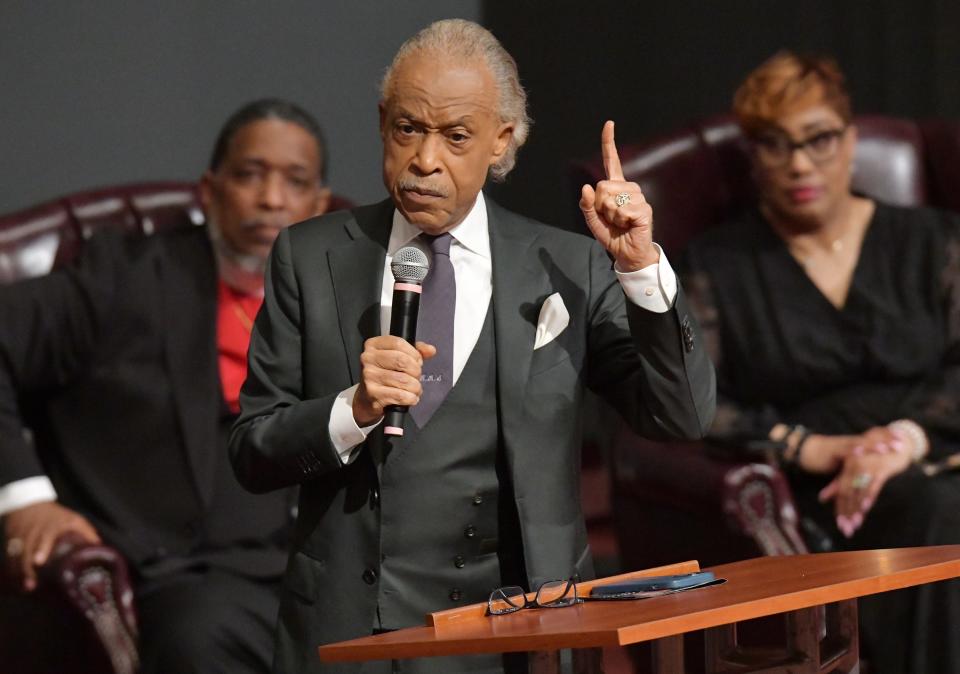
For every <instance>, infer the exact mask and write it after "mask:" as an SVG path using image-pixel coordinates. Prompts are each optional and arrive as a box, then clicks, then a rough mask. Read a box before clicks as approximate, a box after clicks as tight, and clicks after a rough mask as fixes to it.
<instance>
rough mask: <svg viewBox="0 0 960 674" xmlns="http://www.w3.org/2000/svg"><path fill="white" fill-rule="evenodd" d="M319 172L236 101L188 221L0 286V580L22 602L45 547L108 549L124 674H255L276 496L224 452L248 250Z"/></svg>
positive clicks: (263, 647) (268, 619)
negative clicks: (136, 634) (11, 581)
mask: <svg viewBox="0 0 960 674" xmlns="http://www.w3.org/2000/svg"><path fill="white" fill-rule="evenodd" d="M323 165H324V150H323V142H322V139H321V136H320V130H319V127H318V126H317V123H316V122H315V121H314V119H313V118H312V117H311V116H310V115H309V114H308V113H306V112H304V111H303V110H302V109H300V108H299V107H297V106H295V105H293V104H291V103H288V102H286V101H281V100H272V99H271V100H262V101H257V102H254V103H251V104H249V105H247V106H245V107H244V108H242V109H240V110H239V111H237V112H236V113H235V114H234V115H233V116H232V117H231V118H230V120H229V121H228V122H227V124H226V125H225V126H224V128H223V130H222V131H221V134H220V136H219V138H218V140H217V143H216V146H215V148H214V152H213V156H212V159H211V162H210V167H209V170H208V171H207V172H206V173H205V174H204V176H203V178H202V181H201V186H200V193H201V200H202V202H203V205H204V207H205V211H206V215H207V220H208V226H207V227H192V228H188V229H181V230H177V231H172V232H169V233H161V234H156V235H154V236H151V237H145V238H144V237H136V238H130V237H123V236H122V235H120V234H119V233H114V232H111V233H105V234H103V235H98V236H95V237H94V238H93V239H92V240H91V241H89V242H88V243H87V245H86V247H85V250H84V252H83V253H82V255H81V257H80V259H79V260H78V262H77V263H76V264H75V265H73V266H71V267H70V268H68V269H65V270H61V271H55V272H53V273H52V274H50V275H48V276H46V277H42V278H38V279H33V280H29V281H25V282H22V283H19V284H16V285H12V286H7V287H4V288H2V289H0V316H3V319H2V320H0V485H3V486H2V487H0V514H3V534H4V540H5V552H6V558H7V562H8V567H9V569H10V571H11V572H12V573H13V574H15V575H17V576H19V577H20V579H21V582H22V584H23V587H24V589H25V590H28V591H29V590H32V589H33V588H34V587H35V585H36V569H37V568H38V567H40V566H42V565H43V564H44V563H45V562H46V560H47V558H48V557H49V555H50V551H51V548H52V546H53V544H54V542H55V541H56V540H57V539H58V538H59V537H60V536H62V535H64V534H67V533H73V534H76V535H79V536H80V537H81V538H83V539H85V540H87V541H98V540H101V539H102V540H104V541H106V542H107V543H109V544H110V545H113V546H115V547H117V548H119V550H120V551H121V552H122V553H123V554H124V555H125V556H126V558H127V559H128V560H129V562H130V563H131V566H132V569H133V572H134V584H135V592H136V608H137V612H138V614H139V618H140V655H141V660H142V671H144V672H163V673H164V674H172V673H176V672H231V673H236V672H263V671H265V670H267V669H268V668H269V662H270V659H271V654H272V650H273V644H272V633H273V627H274V623H275V620H276V609H277V601H278V591H279V579H280V575H281V574H282V571H283V565H284V560H285V559H286V554H287V546H288V544H289V534H290V532H291V531H292V526H291V525H292V517H291V507H292V505H293V499H294V498H295V494H294V493H293V492H292V491H291V490H281V491H277V492H274V493H272V494H269V495H266V496H261V497H254V496H252V495H251V494H249V493H248V492H245V491H244V490H243V489H241V488H240V486H239V485H238V484H237V482H236V479H235V477H234V476H233V473H232V471H231V469H230V466H229V463H228V459H227V452H226V441H227V434H228V431H229V428H230V425H231V424H232V422H233V420H234V418H235V415H236V413H237V411H238V409H239V406H238V403H237V401H238V396H239V389H240V384H241V383H242V381H243V379H244V377H245V375H246V347H247V344H248V339H249V330H250V327H251V326H252V320H253V316H255V314H256V311H257V309H258V308H259V304H260V301H261V298H262V288H263V268H264V264H265V261H266V256H267V254H268V251H269V249H270V246H271V245H272V243H273V240H274V239H275V238H276V236H277V234H278V232H279V231H280V230H281V229H283V228H284V227H286V226H287V225H289V224H290V223H292V222H295V221H298V220H303V219H305V218H308V217H311V216H314V215H317V214H319V213H322V212H323V211H324V210H325V208H326V205H327V201H328V197H329V194H328V191H327V189H326V188H325V187H324V186H323V184H322V173H323ZM20 401H26V402H27V403H28V407H27V408H29V409H33V410H36V411H37V418H33V417H31V418H30V421H31V422H36V423H31V425H32V426H33V428H34V430H35V434H36V438H37V441H36V447H34V446H33V445H31V444H30V443H28V442H26V441H25V440H24V439H23V428H24V420H23V419H22V418H21V414H20V412H19V411H18V410H19V408H18V404H19V402H20ZM27 408H25V409H27Z"/></svg>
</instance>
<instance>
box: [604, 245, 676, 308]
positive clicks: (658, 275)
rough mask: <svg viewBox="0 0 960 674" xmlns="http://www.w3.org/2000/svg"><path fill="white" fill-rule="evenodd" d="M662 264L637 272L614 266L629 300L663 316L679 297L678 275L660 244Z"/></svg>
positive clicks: (658, 248) (658, 247)
mask: <svg viewBox="0 0 960 674" xmlns="http://www.w3.org/2000/svg"><path fill="white" fill-rule="evenodd" d="M653 245H654V246H656V247H657V250H658V251H660V262H658V263H657V264H652V265H650V266H649V267H644V268H643V269H638V270H637V271H631V272H621V271H619V270H618V269H617V268H616V265H614V268H613V270H614V271H615V272H617V280H618V281H620V285H621V287H623V292H624V294H625V295H626V296H627V299H628V300H630V301H631V302H633V303H634V304H636V305H637V306H638V307H640V308H642V309H646V310H647V311H653V312H655V313H658V314H662V313H664V312H666V311H669V310H670V307H672V306H673V300H675V299H676V297H677V275H676V273H674V271H673V267H671V266H670V260H668V259H667V254H666V253H664V252H663V249H662V248H661V247H660V246H659V244H656V243H655V244H653Z"/></svg>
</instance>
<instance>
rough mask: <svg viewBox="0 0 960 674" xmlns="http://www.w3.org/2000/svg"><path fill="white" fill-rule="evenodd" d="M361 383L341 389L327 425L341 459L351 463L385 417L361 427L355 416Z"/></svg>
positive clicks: (331, 439)
mask: <svg viewBox="0 0 960 674" xmlns="http://www.w3.org/2000/svg"><path fill="white" fill-rule="evenodd" d="M358 386H360V385H359V384H354V385H353V386H351V387H350V388H348V389H346V390H345V391H341V392H340V394H339V395H337V397H336V399H335V400H334V401H333V407H332V408H331V409H330V423H329V425H328V426H327V428H328V430H329V432H330V441H331V442H332V443H333V448H334V449H335V450H336V451H337V455H338V456H339V457H340V461H342V462H343V463H345V464H347V463H351V462H352V461H353V460H354V459H356V458H357V454H359V451H355V450H357V449H358V448H359V447H360V445H362V444H363V442H364V441H365V440H366V439H367V436H368V435H370V431H372V430H373V429H374V428H376V427H377V426H379V425H380V422H381V421H383V418H380V419H379V420H378V421H377V422H376V423H375V424H372V425H370V426H364V427H363V428H360V427H359V426H357V422H356V420H355V419H354V418H353V396H355V395H356V393H357V387H358Z"/></svg>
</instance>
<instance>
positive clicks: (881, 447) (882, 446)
mask: <svg viewBox="0 0 960 674" xmlns="http://www.w3.org/2000/svg"><path fill="white" fill-rule="evenodd" d="M874 451H876V452H877V454H886V453H887V452H889V451H890V447H889V445H887V443H885V442H878V443H877V445H876V447H874Z"/></svg>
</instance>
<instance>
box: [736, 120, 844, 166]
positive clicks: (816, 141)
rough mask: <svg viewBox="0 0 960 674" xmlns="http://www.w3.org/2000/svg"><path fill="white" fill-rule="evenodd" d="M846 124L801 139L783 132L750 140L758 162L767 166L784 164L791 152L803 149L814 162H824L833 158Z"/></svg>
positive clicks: (791, 154) (787, 161)
mask: <svg viewBox="0 0 960 674" xmlns="http://www.w3.org/2000/svg"><path fill="white" fill-rule="evenodd" d="M847 128H848V127H847V126H843V127H841V128H839V129H827V130H825V131H819V132H817V133H815V134H813V135H812V136H808V137H807V138H804V139H803V140H797V141H795V140H793V139H791V138H790V137H788V136H787V135H785V134H781V133H768V134H763V135H760V136H758V137H756V138H753V139H752V140H751V144H752V145H753V148H754V151H755V153H756V156H757V158H758V159H759V160H760V162H761V163H762V164H763V165H764V166H767V167H769V168H780V167H781V166H785V165H786V164H788V163H789V162H790V160H791V159H792V158H793V153H794V152H796V151H797V150H803V152H804V154H806V155H807V156H808V157H809V158H810V161H812V162H813V163H814V164H818V165H819V164H825V163H826V162H828V161H830V160H831V159H833V157H834V156H835V155H836V154H837V149H838V148H839V147H840V138H841V137H842V136H843V134H844V133H845V132H846V130H847Z"/></svg>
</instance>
